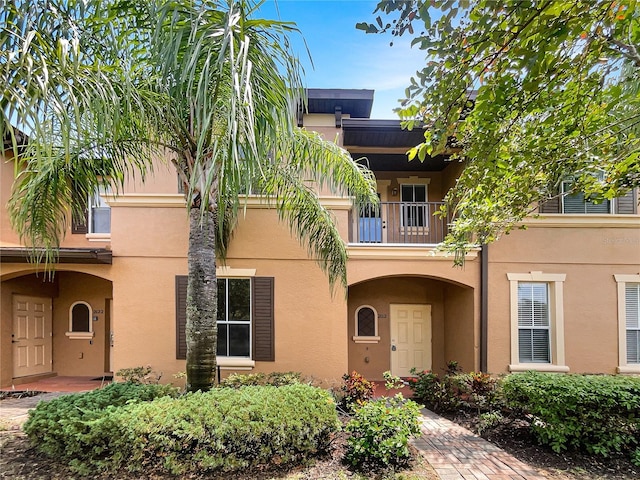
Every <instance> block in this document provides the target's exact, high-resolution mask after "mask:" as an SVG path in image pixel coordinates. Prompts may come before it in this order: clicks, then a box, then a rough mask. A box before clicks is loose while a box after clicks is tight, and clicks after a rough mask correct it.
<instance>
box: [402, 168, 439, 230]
mask: <svg viewBox="0 0 640 480" xmlns="http://www.w3.org/2000/svg"><path fill="white" fill-rule="evenodd" d="M397 181H398V186H399V188H400V190H399V191H398V197H399V200H400V228H401V229H402V231H411V230H413V229H425V230H427V229H428V228H429V226H430V220H431V218H430V217H429V208H428V206H427V203H428V202H429V184H430V183H431V178H422V177H417V176H413V175H412V176H409V177H408V178H398V179H397ZM406 186H412V187H416V186H421V187H422V186H424V199H425V200H424V201H425V206H424V209H425V210H426V212H427V217H426V218H425V221H426V222H427V223H426V225H423V226H418V225H407V224H406V223H405V222H406V220H405V216H404V208H403V207H402V203H403V200H402V187H406ZM407 203H409V202H407ZM411 203H413V202H411Z"/></svg>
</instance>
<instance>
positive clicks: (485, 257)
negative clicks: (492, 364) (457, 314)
mask: <svg viewBox="0 0 640 480" xmlns="http://www.w3.org/2000/svg"><path fill="white" fill-rule="evenodd" d="M488 312H489V245H486V244H484V245H482V248H481V250H480V371H481V372H485V373H486V372H487V346H488V340H487V337H488V320H489V319H488Z"/></svg>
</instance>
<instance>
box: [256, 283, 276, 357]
mask: <svg viewBox="0 0 640 480" xmlns="http://www.w3.org/2000/svg"><path fill="white" fill-rule="evenodd" d="M273 287H274V279H273V277H254V278H253V288H252V289H251V291H252V292H253V302H252V305H253V318H252V321H253V359H254V360H256V361H259V362H273V361H275V348H274V315H273V291H274V288H273Z"/></svg>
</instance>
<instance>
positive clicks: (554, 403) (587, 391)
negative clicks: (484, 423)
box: [503, 372, 640, 456]
mask: <svg viewBox="0 0 640 480" xmlns="http://www.w3.org/2000/svg"><path fill="white" fill-rule="evenodd" d="M503 394H504V396H505V399H506V401H507V404H508V406H509V407H510V408H512V409H514V410H516V411H520V412H522V413H523V414H525V415H527V416H528V417H529V419H530V422H531V429H532V431H533V432H534V434H535V435H536V437H537V438H538V440H539V441H540V442H541V443H542V444H545V445H550V446H551V448H552V449H553V450H554V451H556V452H560V451H562V450H566V449H568V448H576V449H585V450H586V451H587V452H589V453H592V454H599V455H603V456H608V455H610V454H611V453H613V452H620V451H630V450H633V448H635V447H636V446H637V445H638V444H640V378H633V377H623V376H608V375H560V374H549V373H546V374H545V373H536V372H527V373H521V374H512V375H509V376H508V377H506V378H505V379H504V381H503Z"/></svg>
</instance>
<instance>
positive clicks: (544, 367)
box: [507, 271, 569, 373]
mask: <svg viewBox="0 0 640 480" xmlns="http://www.w3.org/2000/svg"><path fill="white" fill-rule="evenodd" d="M566 277H567V275H566V274H565V273H543V272H540V271H532V272H529V273H507V279H508V280H509V298H510V319H511V363H510V364H509V371H511V372H524V371H528V370H536V371H540V372H563V373H566V372H568V371H569V367H568V366H566V365H565V363H566V361H565V351H564V307H563V304H564V299H563V286H564V281H565V279H566ZM519 282H539V283H546V284H548V285H549V304H550V317H551V318H550V319H549V320H550V326H551V332H550V335H549V341H550V348H551V362H550V363H520V356H519V351H518V335H519V333H518V283H519Z"/></svg>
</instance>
